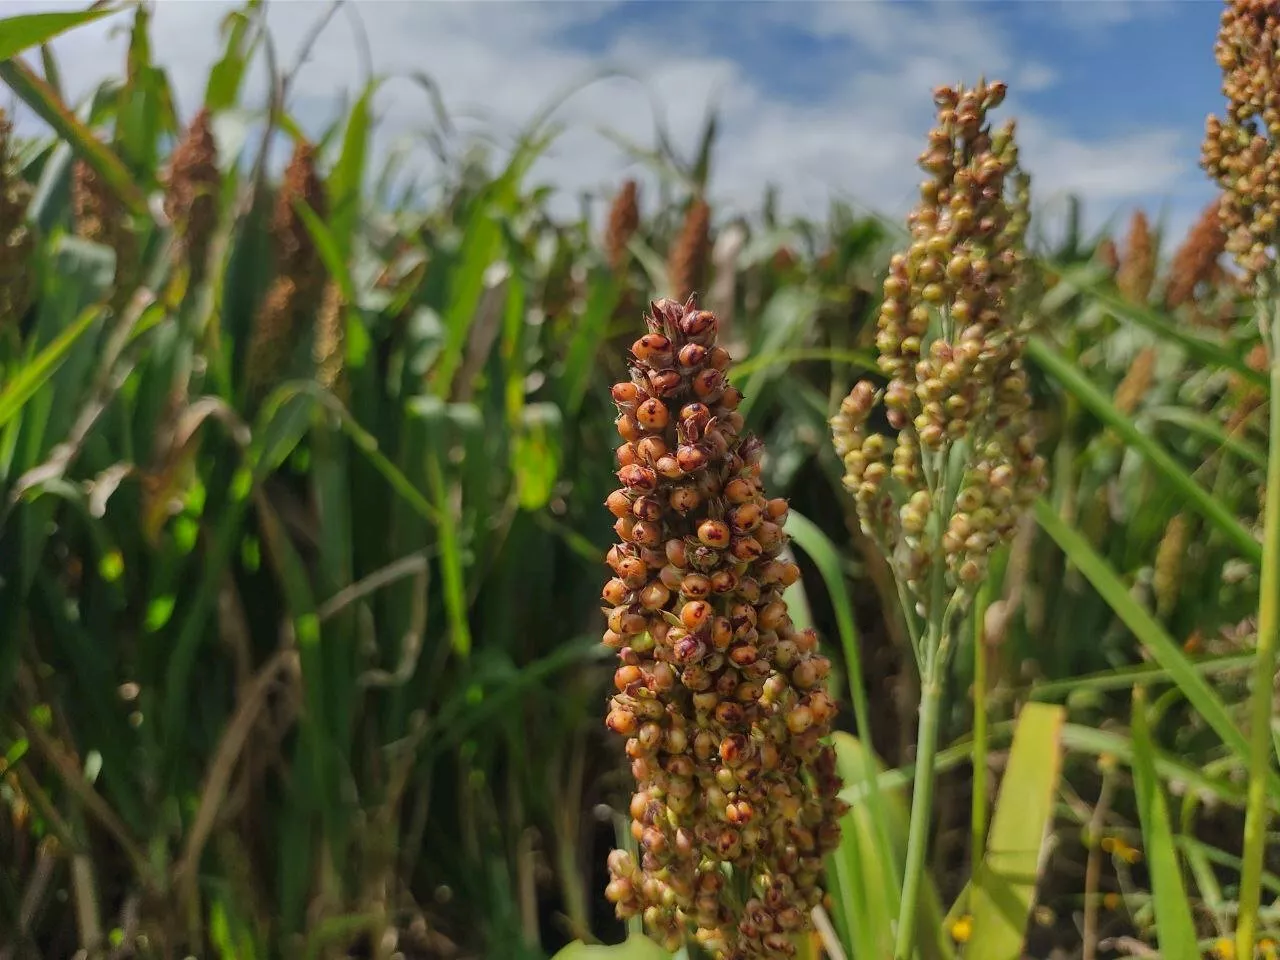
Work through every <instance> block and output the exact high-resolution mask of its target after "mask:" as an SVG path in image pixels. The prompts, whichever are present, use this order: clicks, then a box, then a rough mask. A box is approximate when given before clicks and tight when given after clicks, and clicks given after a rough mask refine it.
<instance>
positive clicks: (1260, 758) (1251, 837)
mask: <svg viewBox="0 0 1280 960" xmlns="http://www.w3.org/2000/svg"><path fill="white" fill-rule="evenodd" d="M1267 292H1268V293H1270V291H1267ZM1265 309H1266V321H1265V322H1266V326H1267V331H1266V332H1268V333H1269V336H1268V343H1267V346H1268V351H1269V353H1270V358H1269V359H1270V365H1271V397H1270V409H1269V416H1270V421H1269V422H1270V424H1271V425H1272V427H1273V428H1274V426H1275V425H1276V424H1280V303H1277V301H1276V299H1275V297H1274V296H1268V297H1267V298H1266V305H1265ZM1268 447H1269V449H1268V451H1267V498H1266V506H1265V510H1266V516H1265V517H1264V520H1263V540H1262V573H1261V580H1262V585H1261V590H1260V596H1259V598H1258V645H1257V649H1256V650H1255V652H1254V662H1253V691H1252V694H1251V700H1250V703H1249V726H1250V729H1249V788H1248V792H1247V794H1246V799H1245V821H1244V856H1243V866H1242V868H1241V875H1240V912H1239V915H1238V917H1237V920H1236V956H1238V957H1251V956H1253V944H1254V933H1255V931H1256V929H1257V922H1258V905H1259V903H1260V901H1261V899H1262V858H1263V854H1264V853H1265V851H1266V845H1267V819H1268V818H1267V780H1268V778H1269V776H1270V774H1271V753H1272V742H1271V708H1272V696H1273V694H1272V689H1273V684H1274V679H1275V672H1276V632H1277V628H1278V627H1280V620H1278V618H1280V440H1277V439H1276V437H1275V436H1274V434H1273V435H1272V436H1271V438H1270V440H1269V443H1268Z"/></svg>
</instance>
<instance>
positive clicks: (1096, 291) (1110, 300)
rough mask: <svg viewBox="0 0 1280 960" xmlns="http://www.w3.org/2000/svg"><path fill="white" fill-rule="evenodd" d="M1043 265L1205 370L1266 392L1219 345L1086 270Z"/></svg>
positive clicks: (1263, 383) (1261, 381)
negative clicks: (1221, 370) (1223, 371)
mask: <svg viewBox="0 0 1280 960" xmlns="http://www.w3.org/2000/svg"><path fill="white" fill-rule="evenodd" d="M1042 266H1043V267H1044V269H1045V271H1046V272H1047V273H1049V274H1050V275H1056V276H1058V277H1059V278H1061V280H1062V281H1063V282H1064V283H1067V284H1069V285H1070V286H1072V287H1074V288H1075V289H1077V290H1079V291H1080V292H1081V293H1084V294H1087V295H1088V296H1089V297H1090V298H1091V299H1093V300H1096V301H1097V302H1098V303H1100V304H1102V305H1103V306H1105V307H1106V308H1107V309H1108V310H1110V311H1111V312H1112V313H1114V314H1115V315H1116V316H1117V317H1122V318H1123V319H1125V320H1129V321H1131V322H1133V323H1136V324H1137V325H1138V326H1140V327H1144V328H1145V329H1147V330H1150V331H1151V332H1152V333H1155V334H1157V335H1159V336H1160V337H1161V339H1164V340H1168V341H1171V342H1173V343H1176V344H1178V346H1180V347H1182V348H1183V349H1184V350H1186V351H1187V355H1188V356H1190V357H1191V358H1192V359H1194V360H1195V361H1197V362H1198V363H1201V364H1203V365H1205V366H1206V367H1220V368H1226V369H1228V370H1232V371H1234V372H1235V373H1238V374H1240V376H1241V377H1242V378H1243V379H1244V380H1245V382H1247V383H1250V384H1252V385H1253V386H1257V387H1262V388H1263V389H1264V390H1265V389H1268V381H1267V377H1266V374H1263V373H1259V372H1258V371H1257V370H1254V369H1253V368H1252V367H1250V366H1249V365H1248V364H1247V363H1245V362H1244V358H1243V357H1242V356H1241V355H1239V354H1238V353H1236V352H1235V351H1232V350H1228V349H1226V348H1225V347H1223V346H1222V345H1221V344H1218V343H1214V342H1213V341H1211V340H1206V339H1204V338H1203V337H1198V336H1196V335H1194V334H1191V333H1188V332H1187V331H1186V330H1185V329H1182V328H1180V327H1178V326H1177V325H1176V324H1174V323H1172V322H1170V320H1169V319H1168V318H1166V317H1164V316H1162V315H1161V314H1160V313H1158V312H1157V311H1155V310H1152V309H1151V308H1149V307H1146V306H1142V305H1140V304H1136V303H1133V302H1131V301H1129V300H1126V299H1125V298H1124V297H1121V296H1120V295H1119V294H1117V293H1114V292H1112V291H1110V290H1108V289H1107V288H1106V287H1105V286H1104V285H1103V283H1102V281H1101V280H1100V279H1097V278H1091V277H1090V276H1088V270H1089V268H1088V267H1085V268H1079V267H1077V268H1066V269H1062V268H1057V267H1053V266H1050V265H1048V264H1043V265H1042Z"/></svg>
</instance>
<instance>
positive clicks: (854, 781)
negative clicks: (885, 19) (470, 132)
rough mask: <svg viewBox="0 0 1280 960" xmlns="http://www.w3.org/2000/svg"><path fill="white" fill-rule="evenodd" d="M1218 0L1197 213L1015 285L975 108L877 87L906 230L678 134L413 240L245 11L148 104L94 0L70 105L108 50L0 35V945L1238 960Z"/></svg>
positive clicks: (1264, 418)
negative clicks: (568, 199) (1201, 203)
mask: <svg viewBox="0 0 1280 960" xmlns="http://www.w3.org/2000/svg"><path fill="white" fill-rule="evenodd" d="M1223 9H1224V13H1223V18H1222V21H1221V31H1220V34H1219V36H1218V37H1217V39H1216V46H1215V41H1214V38H1212V37H1206V38H1205V48H1206V55H1208V53H1207V51H1208V50H1209V49H1210V48H1212V49H1213V51H1214V53H1216V56H1217V60H1218V63H1219V64H1220V66H1221V68H1222V95H1223V100H1222V106H1221V109H1220V111H1219V112H1218V114H1217V115H1216V116H1214V117H1210V118H1208V120H1207V123H1206V128H1205V130H1206V132H1205V139H1204V146H1203V168H1204V172H1205V176H1206V177H1208V178H1209V179H1210V180H1211V181H1213V182H1214V183H1215V184H1216V185H1217V188H1218V191H1219V192H1218V200H1216V201H1215V202H1214V203H1213V204H1212V205H1211V206H1210V207H1209V208H1208V209H1206V210H1205V211H1204V214H1203V217H1202V218H1201V220H1200V221H1199V223H1197V224H1196V226H1195V227H1194V229H1193V230H1192V231H1191V232H1190V233H1189V235H1187V236H1186V237H1184V238H1178V237H1166V238H1162V239H1163V242H1161V238H1158V237H1157V236H1156V234H1155V233H1154V231H1153V229H1152V227H1151V225H1150V224H1149V223H1148V220H1147V218H1146V217H1145V216H1144V215H1143V213H1142V212H1137V213H1135V214H1133V216H1132V219H1131V221H1130V222H1129V223H1128V225H1127V227H1124V228H1123V229H1122V230H1121V231H1120V233H1119V234H1118V235H1117V236H1115V237H1112V236H1106V235H1102V236H1085V235H1083V234H1082V232H1081V231H1080V230H1077V229H1072V230H1069V231H1068V232H1067V234H1066V237H1065V239H1064V240H1063V241H1062V242H1061V243H1059V244H1058V245H1057V247H1056V248H1055V249H1045V248H1043V246H1042V245H1037V244H1036V243H1033V242H1032V241H1031V240H1030V237H1031V236H1032V233H1031V232H1030V230H1029V228H1030V227H1031V226H1033V225H1031V224H1029V210H1030V209H1031V207H1030V200H1031V198H1032V197H1033V196H1034V194H1035V190H1036V179H1035V170H1034V169H1025V168H1024V167H1023V165H1022V164H1021V163H1020V161H1019V153H1018V132H1017V128H1016V126H1015V125H1014V124H1013V120H1014V119H1015V118H1013V117H1012V116H1010V115H1009V111H1008V109H1007V107H1005V106H1004V105H1003V104H1002V101H1003V100H1004V97H1005V93H1006V89H1005V86H1004V84H1002V83H1000V82H998V81H997V80H995V79H986V80H983V79H982V78H979V77H971V78H965V79H964V83H965V85H963V86H955V87H943V88H939V89H936V90H927V89H922V90H920V91H918V95H919V97H920V98H921V100H922V101H924V102H926V103H927V102H930V101H931V102H932V104H933V106H934V108H935V109H936V123H935V126H934V129H933V131H932V132H931V133H930V134H929V135H928V137H927V139H926V140H923V141H922V142H921V143H920V145H919V149H920V153H919V156H918V158H917V157H914V156H911V157H909V156H904V157H902V162H903V163H904V164H907V163H910V162H912V161H915V160H917V159H918V162H919V165H920V167H921V170H922V181H923V182H922V184H921V187H920V191H919V198H918V202H917V203H916V206H915V208H914V210H913V211H912V213H911V215H910V217H909V219H908V220H906V221H904V222H901V223H895V222H886V221H884V220H881V219H876V218H870V217H861V216H856V215H854V214H853V213H852V212H851V209H850V208H849V207H847V206H844V205H841V204H836V205H833V207H832V209H831V213H830V217H829V218H828V219H827V220H826V221H825V222H820V223H819V222H804V223H801V224H798V225H789V226H787V228H786V229H783V225H782V224H779V223H778V222H776V220H775V218H774V217H773V214H772V213H771V210H770V209H769V208H768V207H766V209H765V210H764V211H763V212H761V213H760V214H759V215H758V216H756V217H754V218H753V219H751V221H750V222H746V223H744V222H736V221H735V222H730V223H721V222H719V221H718V219H717V217H716V211H715V210H714V209H712V207H711V206H710V205H709V204H708V202H707V200H706V198H705V195H704V193H705V188H706V186H707V180H708V177H709V176H714V174H713V173H711V172H710V171H711V167H710V166H709V164H708V163H707V162H706V158H707V156H708V153H709V150H710V145H711V141H712V139H713V137H714V125H713V124H709V125H708V128H707V133H706V136H705V137H704V140H703V143H702V144H701V145H700V148H699V150H698V151H696V157H697V159H695V162H694V163H693V164H692V166H689V167H688V168H683V169H681V170H680V171H679V173H680V174H681V175H680V176H679V177H675V178H673V182H676V183H678V184H680V185H681V186H680V188H679V189H678V190H675V191H673V192H672V193H671V194H670V196H669V197H667V198H666V199H664V200H663V202H662V203H660V204H659V203H657V201H655V199H654V198H653V197H651V196H646V195H645V194H644V192H643V191H640V192H638V191H637V188H636V184H635V183H634V182H623V183H618V184H617V185H616V192H614V194H613V195H612V196H610V197H606V198H602V199H603V200H604V201H605V202H607V203H610V204H611V209H610V213H609V216H608V222H607V229H606V230H605V231H604V232H603V233H602V232H601V231H600V230H598V229H595V228H593V227H592V225H591V223H590V221H589V220H588V219H587V218H586V217H585V215H584V217H583V219H581V220H573V219H571V218H570V219H565V218H558V217H556V216H553V215H552V214H551V213H550V212H549V211H548V209H547V208H546V193H545V191H543V190H541V189H540V188H539V187H538V186H537V185H534V184H530V183H529V182H528V177H527V173H528V170H529V168H530V166H531V164H532V163H533V161H534V160H535V159H536V158H537V157H538V156H539V154H540V152H541V151H543V150H545V149H546V148H547V146H548V144H549V142H550V141H551V139H552V136H553V132H552V131H551V130H549V129H548V128H547V126H546V125H545V124H544V123H542V122H538V123H534V124H532V125H531V126H530V127H529V129H528V130H527V131H526V134H525V136H524V137H523V139H522V140H521V141H520V143H519V144H518V146H517V148H516V149H515V150H514V151H513V153H512V154H511V156H510V157H509V158H508V159H506V160H504V164H505V165H504V166H501V167H500V168H491V167H490V166H489V165H486V164H485V163H482V162H480V161H478V160H476V159H475V158H473V157H468V158H466V159H461V160H459V161H458V162H457V163H455V164H453V165H452V166H450V167H448V168H447V169H446V172H445V173H444V174H443V177H444V182H443V184H442V185H438V186H442V189H441V190H438V191H437V192H438V193H439V195H440V200H439V201H438V202H433V203H432V204H431V205H430V206H429V207H424V206H423V205H422V204H421V203H415V202H414V198H413V197H411V196H401V195H395V194H393V193H392V192H391V191H388V190H386V189H383V186H384V185H385V183H386V182H387V178H388V176H389V174H388V173H387V171H381V170H378V169H376V168H375V164H374V155H373V153H372V152H371V150H370V137H371V127H372V123H373V118H372V115H371V108H370V102H371V97H372V93H373V86H372V84H371V86H370V87H369V88H367V89H366V90H364V91H357V95H356V96H355V97H354V99H353V101H352V102H351V103H350V104H349V105H348V107H347V108H346V112H345V113H344V114H343V115H342V116H340V117H336V118H335V121H334V123H333V125H332V127H331V128H330V129H329V130H328V131H327V132H326V133H325V134H324V136H323V137H322V138H318V139H317V140H316V141H315V142H309V141H308V140H306V139H305V138H304V136H303V135H302V133H301V132H300V131H299V128H298V126H297V125H296V124H295V123H294V121H293V120H292V119H291V117H290V115H289V113H288V111H287V109H285V104H286V96H285V94H286V92H287V86H288V83H289V76H288V75H287V73H285V72H283V71H282V69H281V68H280V67H279V66H278V65H277V64H276V62H275V60H274V59H273V57H272V56H271V49H270V47H269V46H268V45H267V44H266V43H265V35H264V32H263V31H264V21H263V12H262V9H261V5H260V4H259V3H249V4H247V5H246V6H245V7H244V8H243V10H242V11H240V12H239V13H237V14H236V15H234V16H233V17H232V18H230V19H229V20H228V21H227V23H226V29H225V31H224V34H223V36H222V39H221V41H220V42H221V43H223V44H224V45H225V50H224V53H223V55H222V56H221V58H220V60H219V61H218V63H217V66H216V68H215V69H214V70H213V71H212V73H211V74H210V75H209V78H208V84H207V89H206V94H205V99H204V102H203V105H199V109H198V111H196V112H192V113H189V114H188V113H182V114H181V115H180V114H179V113H178V111H177V109H176V107H175V103H174V97H173V96H172V91H171V89H170V87H169V85H168V80H167V78H166V75H165V73H164V72H163V71H162V70H160V69H159V68H158V67H156V66H155V65H154V63H153V61H152V59H151V57H152V53H151V45H150V41H149V35H148V11H147V9H146V8H145V7H135V8H130V9H129V10H127V11H125V12H123V13H117V14H115V15H116V16H119V17H122V18H123V21H124V22H126V23H127V24H128V25H129V27H130V29H131V31H132V32H131V38H130V45H129V56H128V62H127V63H126V64H122V65H121V78H120V79H119V80H118V81H115V82H113V83H111V84H107V85H104V86H103V87H102V88H101V89H100V90H98V91H97V93H96V94H95V95H93V96H91V97H90V98H89V99H88V100H86V101H85V102H83V103H68V102H64V101H63V99H62V95H61V94H60V92H59V90H60V82H59V77H58V69H57V61H56V59H55V57H54V56H53V54H52V52H51V50H50V49H49V48H48V47H47V45H46V44H47V42H48V41H50V40H51V39H52V38H53V37H54V36H55V35H57V34H60V33H62V32H64V31H67V30H74V29H76V28H77V27H78V26H79V25H81V24H82V23H85V22H88V21H90V20H93V19H96V18H99V17H101V16H104V15H106V14H107V13H110V12H111V10H110V8H109V7H107V6H106V5H104V4H96V5H94V7H93V8H90V9H87V10H86V11H84V12H83V13H65V12H64V13H35V14H28V15H22V16H12V17H10V18H8V19H3V20H0V59H2V62H0V80H3V82H4V84H5V85H6V87H7V91H8V93H9V94H11V97H10V102H21V104H23V106H24V109H28V110H30V111H32V112H34V114H35V115H37V116H38V117H39V118H40V119H42V120H43V121H44V122H45V126H44V127H43V128H42V129H43V130H44V131H45V132H44V133H42V134H41V135H39V136H37V137H35V138H34V139H30V138H25V137H19V136H18V135H17V133H15V131H14V129H13V127H12V125H11V124H10V123H9V122H7V121H5V122H3V124H0V810H2V815H0V958H3V960H34V958H48V960H62V958H73V957H74V958H85V960H105V958H128V957H137V958H164V960H169V958H174V960H178V958H185V957H197V958H216V957H224V958H237V960H267V958H277V957H278V958H289V960H293V958H299V960H301V958H326V960H327V958H346V957H368V958H378V960H390V958H421V960H425V958H431V960H437V958H438V960H450V958H458V960H463V958H501V960H526V958H527V960H535V958H550V957H556V958H563V960H591V958H595V960H649V958H653V960H659V958H665V957H671V956H674V957H680V958H686V960H697V958H718V960H760V958H783V957H798V958H807V960H818V958H822V957H825V958H829V960H890V958H894V960H917V958H918V960H956V958H964V960H1018V958H1022V957H1032V958H1061V960H1067V958H1082V960H1100V958H1107V957H1121V956H1134V957H1160V958H1164V960H1183V958H1196V957H1204V956H1212V957H1217V958H1220V960H1229V958H1240V960H1243V958H1246V957H1264V958H1274V957H1276V956H1277V951H1278V950H1280V947H1278V946H1277V941H1278V940H1280V899H1278V897H1280V844H1277V843H1276V842H1275V837H1276V830H1277V829H1280V827H1278V826H1277V825H1276V824H1275V823H1274V822H1273V819H1272V815H1273V814H1275V813H1277V812H1278V810H1280V768H1278V767H1277V763H1276V753H1277V750H1278V749H1280V724H1277V723H1276V721H1275V716H1276V704H1277V698H1276V683H1275V677H1276V657H1277V650H1276V645H1277V633H1278V631H1280V622H1278V621H1277V617H1278V616H1280V443H1274V442H1272V441H1271V439H1270V436H1269V431H1268V427H1267V425H1268V423H1269V422H1271V421H1273V420H1275V419H1276V418H1277V417H1280V353H1277V350H1280V266H1278V265H1277V247H1276V241H1277V231H1278V230H1280V219H1278V218H1280V88H1277V86H1276V77H1277V76H1280V72H1278V71H1280V4H1277V3H1276V2H1274V0H1228V2H1227V3H1225V4H1224V7H1223ZM263 57H265V58H267V60H268V61H269V67H270V75H271V78H272V88H271V90H272V94H271V97H270V99H269V102H268V106H267V109H266V110H265V111H264V112H263V113H262V114H261V115H260V116H259V117H257V126H256V127H255V128H253V132H252V135H250V136H247V137H244V138H241V142H237V143H235V144H231V143H229V142H228V141H227V138H226V137H225V136H224V135H223V131H224V128H223V127H221V126H220V125H219V121H220V118H222V117H223V116H226V115H227V114H228V113H229V112H231V111H234V110H237V109H238V107H239V105H240V104H241V103H243V102H245V99H246V98H247V97H248V96H249V92H248V91H247V90H246V76H248V74H247V71H246V64H247V63H248V62H249V61H250V60H251V59H254V58H263ZM273 144H284V145H285V146H286V148H287V149H286V150H285V152H286V153H287V154H290V156H289V159H288V162H287V165H285V166H284V168H283V172H281V171H280V169H279V168H280V166H281V165H279V164H275V165H273V164H271V163H269V162H268V159H267V157H268V151H269V148H270V147H271V146H272V145H273ZM655 204H656V205H655ZM727 235H728V236H729V238H730V240H731V241H732V242H724V243H720V242H716V241H717V239H723V238H724V237H726V236H727Z"/></svg>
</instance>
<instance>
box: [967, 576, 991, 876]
mask: <svg viewBox="0 0 1280 960" xmlns="http://www.w3.org/2000/svg"><path fill="white" fill-rule="evenodd" d="M990 595H991V581H990V580H989V579H988V580H984V581H983V582H982V586H981V587H980V588H979V590H978V595H977V596H976V597H975V598H974V603H973V807H972V810H971V812H970V814H969V870H970V877H972V878H976V877H977V875H978V867H979V865H981V863H982V854H983V851H984V850H985V849H986V845H987V635H986V634H987V631H986V619H987V602H988V600H990Z"/></svg>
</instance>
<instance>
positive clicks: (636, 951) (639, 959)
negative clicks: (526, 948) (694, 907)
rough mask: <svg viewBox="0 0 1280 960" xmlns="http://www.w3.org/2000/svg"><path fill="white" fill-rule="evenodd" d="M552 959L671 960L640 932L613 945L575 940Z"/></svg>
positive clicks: (669, 956) (667, 954)
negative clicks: (592, 943)
mask: <svg viewBox="0 0 1280 960" xmlns="http://www.w3.org/2000/svg"><path fill="white" fill-rule="evenodd" d="M552 960H671V954H669V953H667V951H665V950H663V949H662V948H661V947H660V946H658V945H657V944H656V943H654V942H653V941H652V940H650V939H649V938H648V937H646V936H643V935H641V934H632V935H631V936H629V937H627V939H626V941H625V942H624V943H619V944H616V945H615V946H603V945H600V944H594V945H589V944H585V943H583V942H582V941H581V940H575V941H574V942H573V943H571V944H569V945H568V946H567V947H565V948H564V949H563V950H561V951H560V952H559V953H557V954H556V955H555V956H554V957H553V958H552Z"/></svg>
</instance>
